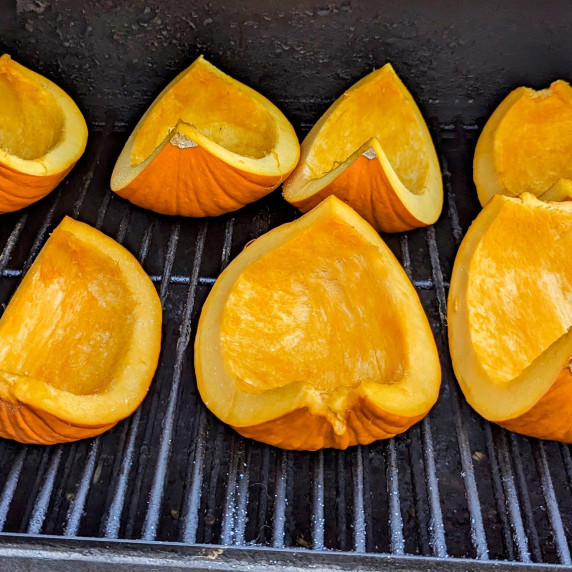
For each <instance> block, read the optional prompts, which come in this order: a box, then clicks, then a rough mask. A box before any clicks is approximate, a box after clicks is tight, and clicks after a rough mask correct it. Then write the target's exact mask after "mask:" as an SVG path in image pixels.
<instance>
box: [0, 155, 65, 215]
mask: <svg viewBox="0 0 572 572" xmlns="http://www.w3.org/2000/svg"><path fill="white" fill-rule="evenodd" d="M74 165H75V163H73V164H72V165H70V166H69V168H68V169H66V170H64V171H62V172H61V173H55V174H53V175H46V176H44V177H36V176H34V175H27V174H25V173H19V172H17V171H14V170H13V169H11V168H10V167H8V166H7V165H3V164H2V163H0V214H4V213H11V212H14V211H17V210H20V209H23V208H24V207H27V206H28V205H31V204H32V203H35V202H36V201H39V200H40V199H43V198H44V197H45V196H46V195H48V194H49V193H50V192H51V191H53V190H54V189H55V188H56V187H57V186H58V185H59V184H60V182H61V181H62V180H63V179H64V178H65V176H66V175H67V174H68V173H69V172H70V171H71V170H72V168H73V167H74Z"/></svg>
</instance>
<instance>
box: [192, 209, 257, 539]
mask: <svg viewBox="0 0 572 572" xmlns="http://www.w3.org/2000/svg"><path fill="white" fill-rule="evenodd" d="M233 234H234V217H231V218H229V219H228V220H227V222H226V225H225V229H224V243H223V247H222V252H221V261H220V268H221V272H222V271H223V270H224V269H225V268H226V267H227V266H228V263H229V261H230V250H231V247H232V237H233ZM200 281H201V279H200V278H199V282H200ZM206 437H207V428H206V417H205V414H204V408H202V407H201V410H200V413H199V425H198V429H197V440H196V443H195V449H194V460H193V470H192V473H191V477H192V478H191V484H190V489H189V495H188V497H187V502H186V512H185V514H186V517H185V524H184V527H183V542H188V543H192V542H196V537H197V528H198V523H199V520H198V511H199V503H200V501H201V488H202V484H203V472H204V469H203V465H204V454H205V445H206ZM246 484H247V486H248V481H247V483H246ZM225 514H226V511H225Z"/></svg>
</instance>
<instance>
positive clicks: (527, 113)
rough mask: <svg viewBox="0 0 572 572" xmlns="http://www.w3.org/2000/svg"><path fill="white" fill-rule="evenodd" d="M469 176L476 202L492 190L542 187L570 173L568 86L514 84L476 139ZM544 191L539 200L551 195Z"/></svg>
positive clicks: (571, 101) (571, 94)
mask: <svg viewBox="0 0 572 572" xmlns="http://www.w3.org/2000/svg"><path fill="white" fill-rule="evenodd" d="M473 177H474V180H475V185H476V187H477V193H478V196H479V201H480V203H481V204H482V205H483V206H484V205H485V204H486V203H487V202H488V201H489V200H490V199H491V197H492V196H493V195H496V194H501V195H508V196H517V195H520V194H521V193H524V192H527V193H532V194H534V195H536V196H540V195H543V194H544V193H547V191H549V189H550V188H551V187H552V186H554V185H555V184H557V183H558V181H559V180H560V179H563V180H566V179H572V88H571V87H570V85H569V84H568V83H566V82H565V81H562V80H558V81H555V82H553V83H552V85H551V86H550V87H549V88H547V89H542V90H540V91H535V90H533V89H530V88H528V87H519V88H517V89H515V90H514V91H512V92H511V93H510V94H509V95H508V96H507V97H506V98H505V99H504V100H503V101H502V102H501V104H500V105H499V106H498V107H497V108H496V109H495V111H494V112H493V114H492V115H491V117H490V118H489V120H488V121H487V123H486V124H485V126H484V128H483V131H482V133H481V135H480V137H479V140H478V142H477V147H476V149H475V157H474V161H473ZM557 197H558V195H557V194H555V195H552V194H549V195H547V197H545V199H544V200H554V198H557Z"/></svg>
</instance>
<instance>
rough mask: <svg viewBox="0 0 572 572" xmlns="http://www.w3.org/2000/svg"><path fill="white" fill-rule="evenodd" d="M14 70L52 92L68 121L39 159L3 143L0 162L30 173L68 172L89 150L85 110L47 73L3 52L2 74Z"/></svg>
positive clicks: (0, 62) (51, 173) (0, 71)
mask: <svg viewBox="0 0 572 572" xmlns="http://www.w3.org/2000/svg"><path fill="white" fill-rule="evenodd" d="M2 73H10V74H13V75H17V76H19V77H20V78H23V79H24V81H29V82H32V83H33V84H35V85H36V86H39V87H40V89H41V90H44V91H45V92H46V93H48V94H50V95H51V96H52V97H53V98H54V100H55V102H56V103H57V105H58V106H59V109H60V111H61V113H62V115H63V119H64V125H63V131H62V134H61V137H60V139H59V141H58V142H57V143H56V144H55V146H53V147H52V148H51V149H49V151H48V152H47V153H46V154H44V155H43V156H41V157H38V158H36V159H23V158H21V157H19V156H17V155H14V154H12V153H9V152H7V151H6V150H5V149H2V148H1V147H0V164H3V165H5V166H6V167H8V168H9V169H11V170H13V171H15V172H17V173H24V174H26V175H32V176H37V177H44V176H50V175H56V174H58V173H62V172H67V171H69V169H71V168H72V167H73V165H74V164H75V163H76V162H77V161H78V159H79V158H80V157H81V156H82V154H83V152H84V151H85V147H86V145H87V137H88V130H87V124H86V122H85V119H84V117H83V114H82V113H81V111H80V110H79V108H78V106H77V104H76V103H75V102H74V101H73V99H72V98H71V97H70V96H69V95H68V94H67V93H66V92H65V91H64V90H63V89H62V88H60V87H59V86H57V85H56V84H55V83H53V82H52V81H50V80H49V79H47V78H46V77H44V76H43V75H41V74H39V73H36V72H34V71H32V70H31V69H28V68H26V67H25V66H23V65H21V64H19V63H18V62H16V61H14V60H13V59H12V58H11V57H10V56H9V55H8V54H3V55H2V56H0V74H2Z"/></svg>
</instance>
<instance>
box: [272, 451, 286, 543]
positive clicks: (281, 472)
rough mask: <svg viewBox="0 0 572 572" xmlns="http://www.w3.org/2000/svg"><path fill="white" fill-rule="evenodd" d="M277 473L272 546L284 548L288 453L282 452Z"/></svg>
mask: <svg viewBox="0 0 572 572" xmlns="http://www.w3.org/2000/svg"><path fill="white" fill-rule="evenodd" d="M278 459H279V460H278V470H277V471H276V493H275V497H274V523H273V528H272V546H273V547H274V548H284V527H285V523H286V504H287V502H288V501H287V498H286V479H287V477H288V451H285V450H281V451H280V453H279V457H278Z"/></svg>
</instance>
